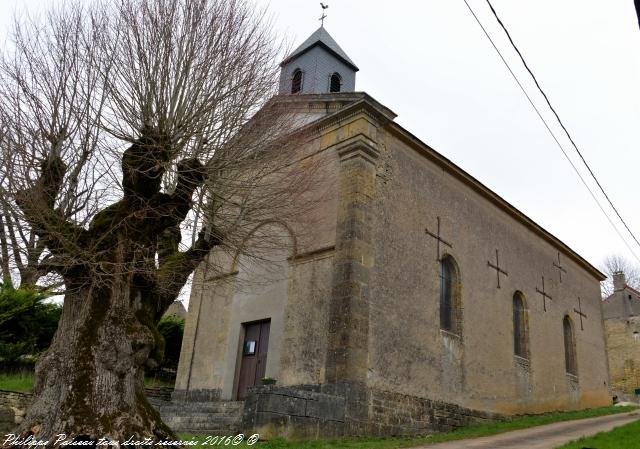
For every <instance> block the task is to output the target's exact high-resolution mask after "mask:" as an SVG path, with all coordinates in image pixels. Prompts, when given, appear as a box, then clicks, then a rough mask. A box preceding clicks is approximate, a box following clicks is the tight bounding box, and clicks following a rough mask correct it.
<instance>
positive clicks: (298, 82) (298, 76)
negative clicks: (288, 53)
mask: <svg viewBox="0 0 640 449" xmlns="http://www.w3.org/2000/svg"><path fill="white" fill-rule="evenodd" d="M301 90H302V70H300V69H295V70H294V71H293V76H292V77H291V93H292V94H297V93H298V92H300V91H301Z"/></svg>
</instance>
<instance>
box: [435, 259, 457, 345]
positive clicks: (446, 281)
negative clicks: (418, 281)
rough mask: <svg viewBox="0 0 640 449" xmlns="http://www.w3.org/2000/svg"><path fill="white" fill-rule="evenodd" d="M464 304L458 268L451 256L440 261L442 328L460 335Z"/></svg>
mask: <svg viewBox="0 0 640 449" xmlns="http://www.w3.org/2000/svg"><path fill="white" fill-rule="evenodd" d="M461 324H462V304H461V300H460V276H459V274H458V266H457V265H456V261H455V260H454V259H453V257H451V256H448V255H447V256H444V257H443V258H442V259H441V260H440V328H441V329H443V330H446V331H449V332H451V333H454V334H457V335H460V334H461V333H462V332H461V331H462V326H461Z"/></svg>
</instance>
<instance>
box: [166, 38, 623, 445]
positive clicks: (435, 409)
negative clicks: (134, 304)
mask: <svg viewBox="0 0 640 449" xmlns="http://www.w3.org/2000/svg"><path fill="white" fill-rule="evenodd" d="M357 70H358V68H357V67H356V66H355V64H354V63H353V62H352V61H351V59H349V57H348V56H347V55H346V53H345V52H344V51H343V50H342V49H341V48H340V46H339V45H338V44H337V43H336V42H335V41H334V40H333V39H332V38H331V36H330V35H329V34H328V33H327V31H326V30H325V29H324V28H323V27H321V28H320V29H318V30H317V31H316V32H315V33H313V35H312V36H311V37H310V38H309V39H307V40H306V41H305V42H304V43H303V44H302V45H301V46H300V47H299V48H297V49H296V50H294V51H293V53H292V54H291V55H290V56H289V57H288V58H287V59H285V61H283V63H282V75H281V80H280V94H279V95H278V96H276V97H275V98H274V99H273V100H272V101H273V102H277V103H281V104H283V105H287V106H288V107H290V108H291V109H292V111H295V113H296V114H298V115H299V116H301V117H303V118H304V121H305V123H306V126H307V128H308V129H312V130H313V133H312V137H311V138H310V139H308V141H306V143H305V144H304V145H303V146H302V148H301V152H302V153H303V154H305V155H308V156H309V157H316V158H323V160H324V163H323V165H322V167H323V170H324V171H326V182H325V183H324V186H323V188H326V189H327V192H328V195H327V199H326V201H324V202H322V203H321V204H318V206H317V208H316V210H315V213H314V214H312V215H314V216H313V217H312V218H313V223H314V225H313V229H312V230H311V231H312V232H310V229H308V228H305V227H304V226H302V225H299V224H296V223H280V222H277V221H273V220H271V221H269V222H266V223H265V226H268V227H272V228H278V229H280V235H281V236H282V239H283V245H282V248H283V249H282V250H281V251H274V253H273V254H271V257H270V259H271V261H270V263H269V269H267V268H264V267H261V266H260V265H259V264H258V265H256V264H255V263H249V262H247V261H243V260H241V259H242V257H241V256H240V257H235V256H234V255H233V254H230V255H221V254H213V253H212V255H211V261H214V260H215V261H216V264H218V265H220V263H221V262H220V261H221V260H223V261H224V260H227V262H225V263H227V268H226V274H225V275H222V276H216V277H212V276H210V275H209V274H208V271H207V270H208V263H203V264H202V265H201V266H200V267H199V268H198V270H197V271H196V273H195V278H194V288H193V290H192V294H191V299H190V305H189V310H188V317H187V322H186V328H185V335H184V340H183V346H182V354H181V359H180V366H179V369H178V378H177V381H176V390H175V392H174V399H175V400H176V401H184V403H185V404H186V403H188V402H198V401H204V402H211V401H222V402H224V401H236V402H237V401H244V415H243V419H242V426H243V427H244V429H243V430H246V429H248V428H253V429H262V430H263V431H264V429H270V430H271V431H274V432H277V433H284V434H287V435H299V436H305V437H315V436H318V435H354V434H362V433H375V434H398V433H423V432H428V431H431V430H446V429H451V428H452V427H456V426H459V425H465V424H468V423H470V422H474V421H477V420H482V419H487V418H495V417H496V416H497V415H510V414H518V413H539V412H547V411H551V410H567V409H580V408H587V407H597V406H603V405H608V404H610V403H611V399H610V393H609V385H608V379H609V375H608V365H607V355H606V348H605V338H604V327H603V321H602V312H601V308H600V302H601V300H600V284H599V283H600V281H601V280H603V279H604V276H603V274H602V273H600V272H599V271H598V270H597V269H596V268H594V267H593V266H592V265H591V264H589V263H588V262H587V261H586V260H585V259H583V258H582V257H581V256H580V255H579V254H577V253H576V252H575V251H573V250H572V249H571V248H569V247H568V246H567V245H565V244H564V243H563V242H561V241H560V240H558V239H557V238H556V237H554V236H553V235H551V234H550V233H549V232H547V231H546V230H544V229H543V228H541V227H540V226H539V225H537V224H536V223H535V222H533V221H532V220H531V219H530V218H528V217H527V216H526V215H525V214H523V213H522V212H521V211H519V210H518V209H516V208H515V207H514V206H513V205H511V204H509V203H508V202H506V201H505V200H504V199H502V198H501V197H500V196H499V195H498V194H496V193H494V192H492V191H491V190H489V189H488V188H487V187H485V186H484V185H483V184H481V183H480V182H479V181H478V180H476V179H474V178H473V177H472V176H471V175H470V174H468V173H466V172H465V171H464V170H462V169H461V168H460V167H458V166H457V165H455V164H454V163H453V162H452V161H450V160H448V159H447V158H445V157H444V156H442V155H441V154H439V153H438V152H437V151H435V150H434V149H432V148H431V147H429V146H428V145H427V144H425V143H424V142H422V141H420V140H419V139H417V138H416V137H415V136H414V135H412V134H411V133H410V132H409V131H408V130H406V129H404V128H403V127H401V126H400V125H398V124H397V123H396V122H395V121H394V119H395V117H396V115H395V114H394V113H393V112H392V111H391V110H390V109H389V108H387V107H385V106H383V105H382V104H380V103H378V102H377V101H376V100H375V99H373V98H372V97H371V96H369V95H367V94H366V93H362V92H356V91H355V77H356V72H357ZM247 244H248V245H250V244H251V242H250V241H249V242H247ZM285 248H286V249H285ZM212 263H213V262H212ZM254 277H260V278H261V279H263V281H262V282H260V283H257V284H256V285H254V286H252V285H251V283H250V282H249V283H247V282H245V281H250V280H251V279H252V278H254ZM265 279H266V280H265ZM240 285H242V288H240V287H239V286H240ZM262 377H271V378H274V379H276V380H277V385H276V386H268V387H264V386H260V379H261V378H262Z"/></svg>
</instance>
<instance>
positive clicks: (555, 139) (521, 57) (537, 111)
mask: <svg viewBox="0 0 640 449" xmlns="http://www.w3.org/2000/svg"><path fill="white" fill-rule="evenodd" d="M463 1H464V3H465V5H467V8H468V9H469V12H470V13H471V15H472V16H473V18H474V19H475V20H476V22H477V23H478V25H479V26H480V28H481V29H482V31H483V32H484V35H485V36H486V37H487V39H488V40H489V42H490V43H491V45H492V46H493V48H494V50H495V51H496V53H497V54H498V56H499V57H500V59H501V60H502V62H503V63H504V65H505V67H506V68H507V70H509V73H510V74H511V76H512V77H513V79H514V80H515V82H516V83H517V84H518V87H520V90H521V91H522V93H523V94H524V95H525V97H526V98H527V100H528V101H529V104H530V105H531V107H532V108H533V110H534V111H535V112H536V114H537V115H538V117H539V118H540V120H541V121H542V123H543V124H544V126H545V128H546V129H547V131H548V132H549V134H550V135H551V137H552V138H553V140H554V141H555V142H556V144H557V146H558V148H559V149H560V151H562V154H564V156H565V158H566V159H567V161H568V162H569V164H570V165H571V167H572V168H573V170H574V171H575V172H576V174H577V175H578V178H580V181H582V184H584V186H585V187H586V189H587V190H588V191H589V193H590V194H591V197H592V198H593V200H594V201H595V202H596V204H597V205H598V207H599V208H600V210H601V211H602V213H603V214H604V216H605V217H606V218H607V220H608V221H609V224H611V226H612V227H613V229H614V230H615V232H616V234H618V236H619V237H620V239H621V240H622V241H623V243H624V244H625V246H626V247H627V249H628V250H629V252H630V253H631V254H632V255H633V256H634V257H635V259H636V260H637V261H638V262H640V258H639V257H638V255H637V254H636V253H635V251H633V249H632V248H631V246H630V245H629V243H628V242H627V240H626V239H625V238H624V236H623V235H622V233H621V232H620V230H619V229H618V227H617V226H616V225H615V223H614V222H613V220H612V219H611V217H610V216H609V214H608V213H607V212H606V210H605V209H604V207H603V206H602V204H600V201H599V200H598V198H597V197H596V195H595V194H594V193H593V191H592V190H591V188H590V187H589V184H587V182H586V181H585V179H584V177H583V176H582V174H581V173H580V171H579V170H578V168H577V167H576V166H575V164H574V163H573V161H572V160H571V158H570V157H569V155H568V154H567V151H566V150H565V149H564V147H563V146H562V144H561V143H560V141H559V140H558V138H557V137H556V135H555V134H554V133H553V131H552V130H551V128H550V127H549V124H548V123H547V121H546V120H545V119H544V117H543V116H542V114H541V113H540V110H539V109H538V107H537V106H536V105H535V103H534V102H533V100H532V99H531V97H530V96H529V94H528V93H527V91H526V89H525V88H524V86H523V85H522V83H521V82H520V80H519V79H518V77H517V76H516V74H515V73H514V72H513V70H512V69H511V66H510V65H509V63H508V62H507V61H506V59H505V58H504V56H503V55H502V53H501V52H500V50H499V49H498V47H497V46H496V44H495V42H494V41H493V39H492V38H491V36H490V35H489V33H488V32H487V30H486V28H485V27H484V25H482V22H481V21H480V19H479V18H478V16H477V15H476V13H475V12H474V10H473V8H471V6H470V5H469V3H468V1H467V0H463ZM486 1H487V3H488V4H489V7H490V8H491V11H492V12H493V14H494V16H495V17H496V19H497V20H498V22H499V23H500V25H501V26H502V29H503V30H504V31H505V33H506V34H507V37H508V38H509V41H510V42H511V45H512V46H513V47H514V49H515V50H516V52H517V53H518V55H519V56H520V59H521V61H522V63H523V64H524V66H525V67H526V69H527V71H528V72H529V74H530V75H531V77H532V78H533V79H534V81H535V84H536V86H537V87H538V89H539V90H540V92H541V94H542V95H543V96H544V98H545V100H546V102H547V105H548V106H549V108H551V110H552V111H553V113H554V115H555V117H556V119H557V120H558V122H559V123H560V126H561V127H562V129H563V130H564V132H565V133H566V134H567V136H568V138H569V140H570V141H571V143H572V145H573V146H574V148H575V150H576V151H577V152H578V154H579V155H580V158H581V159H582V162H583V163H584V164H585V165H586V166H587V169H588V170H589V173H590V174H591V176H592V177H593V178H594V180H595V181H596V183H597V184H598V187H599V188H600V190H601V191H602V193H603V194H604V196H605V198H606V199H607V201H608V202H609V204H610V205H611V207H612V208H613V210H614V211H615V213H616V215H617V216H618V218H619V219H620V221H621V222H622V224H623V225H624V227H625V228H626V229H627V231H628V232H629V234H630V235H631V237H632V238H633V239H634V240H635V242H636V243H637V244H638V246H640V242H638V239H637V238H636V237H635V235H634V234H633V232H631V229H629V227H628V226H627V224H626V222H625V221H624V220H623V219H622V217H621V216H620V214H619V213H618V210H617V209H616V208H615V206H614V205H613V203H612V202H611V200H610V199H609V196H608V195H607V194H606V192H605V191H604V189H603V188H602V185H601V184H600V182H598V180H597V178H596V177H595V174H594V173H593V171H592V170H591V168H590V167H589V165H588V164H587V162H586V160H585V159H584V157H583V156H582V153H581V152H580V150H579V149H578V147H577V145H576V144H575V142H574V141H573V139H572V138H571V135H570V134H569V131H567V128H566V127H565V126H564V124H563V123H562V120H560V117H559V115H558V114H557V113H556V111H555V109H554V108H553V107H552V106H551V103H550V101H549V99H548V97H547V95H546V94H545V93H544V91H543V90H542V88H541V87H540V84H539V83H538V80H537V79H536V77H535V75H534V74H533V72H532V71H531V70H530V69H529V66H528V65H527V63H526V61H525V60H524V57H523V56H522V54H521V53H520V51H519V50H518V48H517V47H516V45H515V43H514V42H513V39H511V35H510V34H509V32H508V31H507V29H506V27H505V26H504V24H503V23H502V21H501V20H500V18H499V17H498V15H497V14H496V12H495V9H494V8H493V6H492V5H491V3H490V2H489V0H486Z"/></svg>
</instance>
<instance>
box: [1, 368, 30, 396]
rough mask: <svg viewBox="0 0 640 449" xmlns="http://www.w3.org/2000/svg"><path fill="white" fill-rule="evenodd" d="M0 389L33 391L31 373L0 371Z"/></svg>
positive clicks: (22, 391)
mask: <svg viewBox="0 0 640 449" xmlns="http://www.w3.org/2000/svg"><path fill="white" fill-rule="evenodd" d="M0 390H6V391H19V392H21V393H30V392H31V391H33V373H29V372H25V373H11V374H4V373H0Z"/></svg>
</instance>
